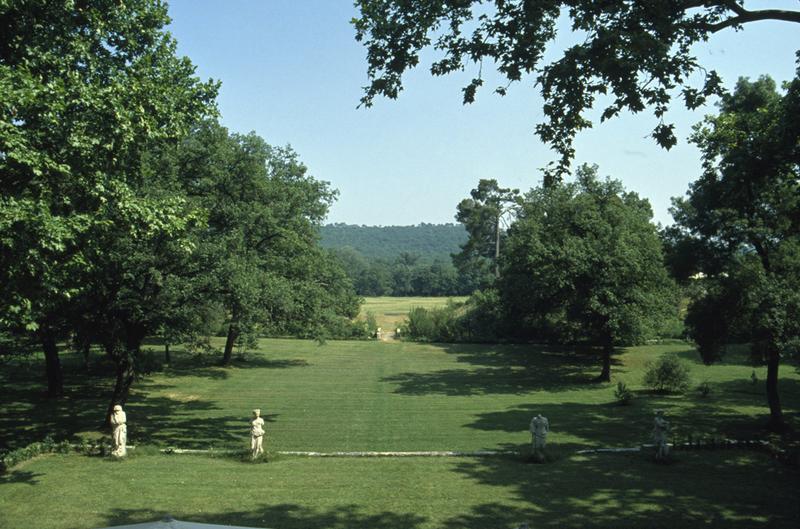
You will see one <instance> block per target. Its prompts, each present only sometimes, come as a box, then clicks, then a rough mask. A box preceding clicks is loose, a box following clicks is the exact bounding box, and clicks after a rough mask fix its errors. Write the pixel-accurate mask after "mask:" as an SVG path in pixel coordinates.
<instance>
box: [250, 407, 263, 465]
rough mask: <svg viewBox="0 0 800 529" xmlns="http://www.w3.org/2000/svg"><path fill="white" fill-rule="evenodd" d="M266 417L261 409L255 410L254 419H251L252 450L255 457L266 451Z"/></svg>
mask: <svg viewBox="0 0 800 529" xmlns="http://www.w3.org/2000/svg"><path fill="white" fill-rule="evenodd" d="M263 444H264V419H262V418H261V410H259V409H255V410H253V420H251V421H250V451H251V453H252V456H253V459H255V458H257V457H258V456H259V455H260V454H263V453H264V448H263V447H262V445H263Z"/></svg>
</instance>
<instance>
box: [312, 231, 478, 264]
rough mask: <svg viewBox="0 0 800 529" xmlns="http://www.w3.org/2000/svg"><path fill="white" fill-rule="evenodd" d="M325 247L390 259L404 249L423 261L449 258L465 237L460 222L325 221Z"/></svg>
mask: <svg viewBox="0 0 800 529" xmlns="http://www.w3.org/2000/svg"><path fill="white" fill-rule="evenodd" d="M320 231H321V236H322V246H323V247H324V248H344V247H348V246H349V247H350V248H353V249H354V250H356V251H357V252H358V253H360V254H361V255H363V256H364V257H367V258H368V259H386V260H393V259H394V258H396V257H397V256H398V255H400V254H401V253H403V252H406V253H410V254H415V255H418V256H420V258H422V259H424V260H426V261H433V260H435V259H440V260H443V261H447V262H449V261H450V254H451V253H457V252H458V251H460V248H459V246H460V245H461V244H463V243H464V242H465V241H466V240H467V232H466V230H464V226H463V225H461V224H425V223H423V224H418V225H416V226H358V225H355V224H341V223H340V224H328V225H326V226H323V227H322V228H321V230H320Z"/></svg>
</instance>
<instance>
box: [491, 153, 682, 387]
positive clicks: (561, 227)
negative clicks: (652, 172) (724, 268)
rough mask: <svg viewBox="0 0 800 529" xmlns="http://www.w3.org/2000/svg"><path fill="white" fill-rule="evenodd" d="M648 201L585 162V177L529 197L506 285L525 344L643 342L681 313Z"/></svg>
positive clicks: (510, 312)
mask: <svg viewBox="0 0 800 529" xmlns="http://www.w3.org/2000/svg"><path fill="white" fill-rule="evenodd" d="M651 218H652V210H651V209H650V204H649V203H648V201H647V200H646V199H642V198H640V197H639V196H638V195H637V194H635V193H633V192H626V191H625V190H624V188H623V187H622V184H621V183H620V182H618V181H615V180H610V179H608V180H605V181H603V180H600V179H598V178H597V168H596V167H590V166H582V167H580V168H579V169H578V171H577V174H576V182H575V183H571V184H559V185H553V186H550V187H547V188H537V189H534V190H531V191H530V192H529V193H528V194H526V196H525V198H524V199H523V201H522V204H521V207H520V211H519V217H518V220H517V222H516V223H515V224H514V225H513V226H511V228H510V229H509V233H508V243H507V246H506V252H505V254H504V256H503V261H502V262H503V266H502V269H501V274H500V278H499V280H498V282H497V290H498V294H499V300H500V305H501V307H502V312H503V320H504V322H505V326H506V328H507V329H508V331H509V332H511V333H513V334H512V336H513V337H514V338H515V339H517V340H538V341H558V342H561V343H565V342H566V343H574V342H584V343H589V344H592V345H596V346H602V347H603V348H604V369H603V373H602V375H601V376H602V377H603V378H606V379H608V377H609V372H608V370H609V368H610V362H609V361H608V356H609V355H610V353H611V349H612V348H613V347H614V346H618V345H630V344H636V343H642V342H643V341H644V340H645V339H648V338H654V337H656V336H657V335H658V333H659V332H663V325H664V322H665V321H667V320H671V319H675V318H676V317H677V314H678V302H679V299H678V295H677V293H678V290H677V288H676V287H675V285H674V283H673V282H672V281H671V280H670V278H669V277H668V275H667V272H666V270H665V268H664V264H663V257H662V253H661V242H660V240H659V238H658V235H657V232H656V227H655V226H654V225H653V224H652V222H651Z"/></svg>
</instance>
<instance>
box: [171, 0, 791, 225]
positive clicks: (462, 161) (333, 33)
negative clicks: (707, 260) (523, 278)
mask: <svg viewBox="0 0 800 529" xmlns="http://www.w3.org/2000/svg"><path fill="white" fill-rule="evenodd" d="M169 4H170V15H171V17H172V19H173V22H172V25H171V27H170V31H171V32H172V33H173V34H174V35H175V37H176V39H177V40H178V47H179V52H180V53H182V54H184V55H187V56H189V57H190V58H191V59H192V61H193V62H194V64H195V65H196V66H197V72H198V75H199V76H200V77H202V78H204V79H205V78H209V77H210V78H214V79H217V80H220V81H222V89H221V92H220V97H219V108H220V111H221V114H222V123H223V124H224V125H225V126H226V127H228V128H229V129H230V130H232V131H235V132H243V133H246V132H250V131H255V132H256V133H258V134H259V135H260V136H262V137H263V138H265V139H266V140H267V142H269V143H271V144H273V145H286V144H290V145H291V146H292V147H293V148H294V149H295V150H296V151H297V152H298V154H299V156H300V159H301V160H302V161H303V162H304V163H305V164H306V165H307V166H308V167H309V171H310V173H311V174H312V175H314V176H315V177H316V178H318V179H320V180H326V181H329V182H330V183H331V185H332V187H334V188H336V189H338V190H339V192H340V195H339V199H338V201H337V203H336V204H335V205H334V206H333V208H332V209H331V212H330V215H329V218H328V221H329V222H346V223H349V224H367V225H408V224H417V223H420V222H431V223H442V222H453V216H454V214H455V207H456V204H458V202H459V201H460V200H461V199H462V198H464V197H466V196H468V194H469V191H470V189H472V188H473V187H475V185H476V184H477V183H478V180H479V179H481V178H496V179H497V180H498V181H499V182H500V184H501V185H503V186H506V187H516V188H520V189H522V190H527V189H529V188H531V187H533V186H535V185H538V184H539V183H540V182H541V173H540V171H539V170H538V169H539V168H540V167H543V166H544V165H546V164H547V162H549V161H551V160H553V159H554V158H555V156H554V154H553V153H552V152H551V151H550V150H549V149H548V148H547V147H546V146H545V145H543V144H542V143H541V142H540V141H539V140H538V138H537V137H536V136H535V135H534V133H533V129H534V126H535V124H536V123H538V122H539V121H540V120H541V119H542V113H541V99H540V98H539V97H538V94H537V92H536V90H535V89H534V88H533V87H532V83H531V82H527V83H526V82H523V83H518V84H516V85H512V87H511V89H510V90H509V94H508V95H507V96H506V97H499V96H497V95H494V94H493V93H492V90H493V87H494V86H496V85H498V84H502V83H500V82H493V80H492V78H491V76H489V77H488V79H487V83H486V85H484V87H485V88H486V89H485V90H484V91H483V92H479V93H478V97H477V100H476V102H475V103H474V104H472V105H469V106H463V105H462V104H461V87H462V86H464V84H466V82H467V81H468V80H469V79H471V78H472V77H474V76H475V73H476V72H473V71H466V72H465V73H464V74H463V75H457V76H453V75H451V76H447V77H439V78H433V77H432V76H431V75H430V74H429V73H428V70H427V64H429V63H425V62H423V63H422V64H421V66H420V67H419V68H417V69H416V70H415V71H413V72H411V73H410V74H409V75H407V77H406V81H405V90H404V91H403V92H402V93H401V95H400V98H399V99H398V100H395V101H392V100H388V99H378V100H376V103H375V106H374V107H372V108H370V109H363V108H361V109H357V108H356V107H357V105H358V102H359V98H360V97H361V94H362V86H364V85H365V84H366V83H367V75H366V60H365V56H366V53H365V50H364V48H363V47H362V46H361V45H360V44H359V43H357V42H356V41H355V39H354V30H353V28H352V26H351V25H350V19H351V18H353V17H354V16H356V15H357V12H356V10H355V8H354V7H353V6H352V2H351V1H350V0H263V1H257V0H225V1H221V0H170V2H169ZM759 4H761V6H759ZM746 5H747V6H748V7H750V6H752V7H754V8H757V7H764V6H765V5H769V6H770V7H781V6H783V7H786V8H791V9H797V8H798V7H800V6H799V5H798V2H797V0H783V1H773V2H763V1H750V2H748V3H747V4H746ZM797 49H800V26H799V25H798V24H792V23H788V22H757V23H752V24H748V25H746V26H745V27H744V29H743V30H742V31H740V32H735V31H734V30H726V31H723V32H722V33H720V34H717V35H715V36H713V37H712V38H711V40H710V41H709V42H707V43H704V44H702V45H699V46H698V47H697V53H698V57H699V58H700V62H701V64H703V65H704V66H706V67H707V68H709V69H710V68H714V69H716V70H717V71H718V72H719V73H720V74H721V75H722V77H723V80H724V81H725V83H726V85H727V86H729V87H730V86H733V84H734V83H735V81H736V79H737V78H738V77H739V76H748V77H752V78H755V77H758V76H759V75H762V74H769V75H771V76H772V77H773V78H774V79H776V80H777V81H779V82H782V81H785V80H788V79H790V78H791V77H793V75H794V70H795V56H794V53H795V50H797ZM554 51H556V50H554ZM484 78H487V75H486V70H485V69H484ZM676 103H679V101H676ZM713 111H714V108H713V107H711V106H708V107H705V108H701V109H699V110H697V111H695V112H688V111H686V110H685V109H682V108H680V105H679V104H675V105H674V106H673V111H672V113H671V115H670V116H669V119H671V120H673V121H674V122H675V123H676V125H677V134H678V136H679V138H680V143H679V144H678V146H676V147H674V148H673V149H672V150H671V151H664V150H662V149H660V148H659V147H658V146H657V145H656V144H655V143H654V141H653V140H652V139H650V138H649V137H648V136H649V134H650V131H651V130H652V128H653V127H654V126H655V121H654V118H653V117H652V116H651V115H648V114H646V113H643V114H640V115H636V116H633V115H626V116H622V117H621V118H617V119H614V120H612V121H610V122H606V123H603V124H602V125H596V126H595V128H594V129H593V130H590V131H587V132H584V133H581V134H580V135H579V136H578V138H577V141H576V151H577V155H576V158H575V160H576V162H577V163H583V162H588V163H596V164H598V165H599V166H600V173H601V175H610V176H612V177H614V178H618V179H620V180H622V181H623V182H624V184H625V186H626V187H627V188H628V189H629V190H633V191H636V192H638V193H639V194H640V195H642V196H644V197H647V198H648V199H650V202H651V203H652V205H653V209H654V212H655V220H656V221H658V222H661V223H662V224H669V223H671V222H672V220H671V217H670V216H669V213H668V208H669V205H670V197H672V196H677V195H682V194H684V193H685V192H686V190H687V189H688V183H689V182H691V181H692V180H694V179H695V178H696V177H697V176H698V174H699V167H700V164H699V155H698V152H697V149H696V148H694V146H692V145H690V144H688V143H687V142H686V137H687V136H688V134H689V133H690V131H691V126H692V124H694V123H696V122H697V121H699V120H700V119H702V117H703V115H704V114H708V113H711V112H713Z"/></svg>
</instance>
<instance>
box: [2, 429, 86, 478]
mask: <svg viewBox="0 0 800 529" xmlns="http://www.w3.org/2000/svg"><path fill="white" fill-rule="evenodd" d="M70 449H71V446H70V444H69V443H68V442H67V441H61V442H56V441H54V440H53V438H52V437H45V438H44V440H43V441H40V442H36V443H31V444H29V445H28V446H25V447H23V448H18V449H16V450H12V451H10V452H7V453H5V454H3V455H2V456H0V474H2V473H4V472H6V471H7V470H8V469H10V468H11V467H14V466H16V465H19V464H20V463H24V462H25V461H28V460H29V459H33V458H34V457H36V456H39V455H42V454H53V453H55V454H66V453H67V452H69V451H70Z"/></svg>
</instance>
